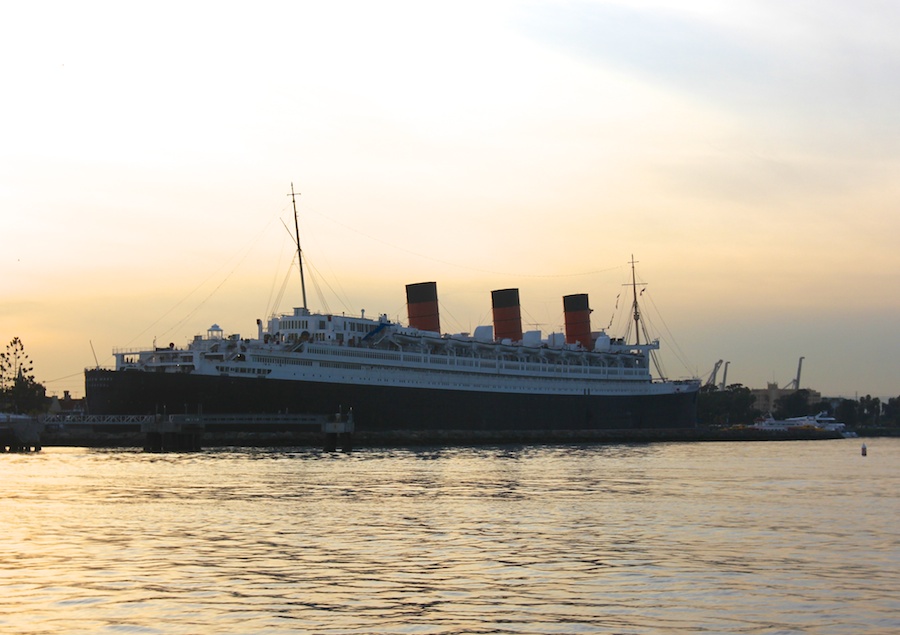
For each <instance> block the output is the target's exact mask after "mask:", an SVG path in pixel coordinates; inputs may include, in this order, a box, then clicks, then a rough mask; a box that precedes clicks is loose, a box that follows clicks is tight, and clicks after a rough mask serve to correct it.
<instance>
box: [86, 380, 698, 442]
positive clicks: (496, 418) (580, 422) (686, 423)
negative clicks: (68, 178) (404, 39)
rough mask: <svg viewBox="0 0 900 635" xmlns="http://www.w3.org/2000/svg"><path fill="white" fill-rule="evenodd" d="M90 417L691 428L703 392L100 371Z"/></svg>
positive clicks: (369, 426)
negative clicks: (553, 391)
mask: <svg viewBox="0 0 900 635" xmlns="http://www.w3.org/2000/svg"><path fill="white" fill-rule="evenodd" d="M85 388H86V391H85V392H86V404H87V411H88V414H92V415H115V414H161V415H174V414H197V413H201V414H276V413H291V414H334V413H336V412H338V411H340V410H343V411H344V412H346V411H347V410H348V409H352V410H353V417H354V421H355V423H356V428H357V430H360V431H365V430H371V431H390V430H489V431H491V430H497V431H500V430H624V429H645V428H689V427H693V426H694V425H695V423H696V403H697V391H696V390H695V389H694V390H690V389H685V390H684V391H683V392H675V393H670V394H656V395H629V396H601V395H568V396H567V395H540V394H512V393H500V392H491V393H487V392H468V391H450V390H437V389H423V388H402V387H391V386H368V385H367V386H363V385H348V384H332V383H315V382H298V381H286V380H282V381H279V380H272V379H268V378H266V379H263V378H255V377H249V378H244V377H226V376H207V375H196V374H188V373H152V372H140V371H113V370H103V369H94V370H88V371H86V372H85Z"/></svg>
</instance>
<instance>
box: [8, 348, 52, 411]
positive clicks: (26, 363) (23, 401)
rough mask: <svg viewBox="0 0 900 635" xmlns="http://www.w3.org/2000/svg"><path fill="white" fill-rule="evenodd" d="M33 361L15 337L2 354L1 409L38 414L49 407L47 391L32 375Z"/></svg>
mask: <svg viewBox="0 0 900 635" xmlns="http://www.w3.org/2000/svg"><path fill="white" fill-rule="evenodd" d="M33 370H34V368H33V366H32V365H31V359H30V358H29V357H28V355H27V354H26V353H25V346H24V345H23V344H22V340H20V339H19V338H18V337H14V338H13V339H12V340H11V341H10V343H9V344H7V346H6V351H5V352H3V353H0V408H2V409H7V410H12V411H13V412H38V411H41V410H43V409H44V408H45V407H46V405H47V390H46V389H45V388H44V386H42V385H41V384H39V383H37V382H36V381H35V379H34V375H32V374H31V373H32V371H33Z"/></svg>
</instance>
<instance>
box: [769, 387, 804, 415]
mask: <svg viewBox="0 0 900 635" xmlns="http://www.w3.org/2000/svg"><path fill="white" fill-rule="evenodd" d="M774 406H775V412H773V413H772V416H774V417H775V418H776V419H787V418H788V417H803V416H805V415H808V414H810V412H809V409H810V405H809V391H808V390H806V389H805V388H801V389H800V390H795V391H794V392H792V393H791V394H789V395H785V396H783V397H779V398H778V399H776V400H775V404H774Z"/></svg>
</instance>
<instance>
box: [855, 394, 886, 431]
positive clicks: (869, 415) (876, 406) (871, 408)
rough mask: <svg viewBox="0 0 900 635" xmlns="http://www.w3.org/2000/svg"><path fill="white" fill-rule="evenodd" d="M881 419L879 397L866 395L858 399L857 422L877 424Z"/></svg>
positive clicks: (870, 424)
mask: <svg viewBox="0 0 900 635" xmlns="http://www.w3.org/2000/svg"><path fill="white" fill-rule="evenodd" d="M880 421H881V399H879V398H878V397H873V396H871V395H866V396H865V397H862V398H860V400H859V422H860V423H861V424H863V425H869V426H877V425H878V424H879V423H880Z"/></svg>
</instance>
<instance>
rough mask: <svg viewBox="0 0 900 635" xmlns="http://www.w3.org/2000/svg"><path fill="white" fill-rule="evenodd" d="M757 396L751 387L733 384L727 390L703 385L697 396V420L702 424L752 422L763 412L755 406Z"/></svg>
mask: <svg viewBox="0 0 900 635" xmlns="http://www.w3.org/2000/svg"><path fill="white" fill-rule="evenodd" d="M755 402H756V397H754V396H753V394H752V393H751V392H750V389H749V388H746V387H744V386H743V385H741V384H731V385H730V386H728V387H727V388H726V389H725V390H718V389H717V388H716V387H715V386H711V385H709V386H701V387H700V394H699V395H698V397H697V422H698V423H699V424H700V425H705V426H708V425H739V424H750V423H752V422H753V420H754V419H756V418H757V417H758V416H759V415H760V414H761V413H760V411H759V410H757V409H756V408H754V407H753V404H754V403H755Z"/></svg>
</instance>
